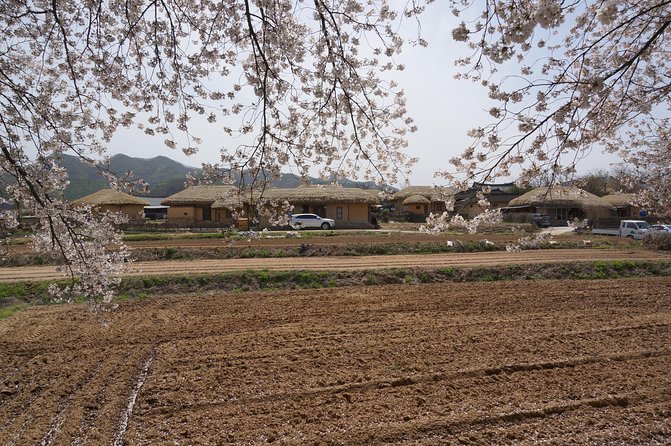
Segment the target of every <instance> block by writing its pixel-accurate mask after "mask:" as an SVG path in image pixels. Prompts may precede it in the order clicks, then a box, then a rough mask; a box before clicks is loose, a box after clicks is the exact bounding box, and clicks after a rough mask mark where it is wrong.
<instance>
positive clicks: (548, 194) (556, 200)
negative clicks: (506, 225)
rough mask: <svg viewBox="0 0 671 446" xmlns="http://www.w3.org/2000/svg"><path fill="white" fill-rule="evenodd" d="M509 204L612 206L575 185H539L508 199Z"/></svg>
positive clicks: (608, 207) (583, 207)
mask: <svg viewBox="0 0 671 446" xmlns="http://www.w3.org/2000/svg"><path fill="white" fill-rule="evenodd" d="M509 205H510V206H535V207H549V206H554V207H557V206H559V207H572V208H582V209H585V208H589V207H598V208H605V209H612V208H613V206H611V205H610V204H608V203H607V202H606V201H604V200H603V199H601V198H600V197H597V196H596V195H594V194H591V193H589V192H586V191H584V190H582V189H579V188H577V187H570V186H554V187H552V188H547V187H539V188H536V189H534V190H532V191H530V192H527V193H526V194H524V195H521V196H519V197H517V198H514V199H512V200H510V203H509Z"/></svg>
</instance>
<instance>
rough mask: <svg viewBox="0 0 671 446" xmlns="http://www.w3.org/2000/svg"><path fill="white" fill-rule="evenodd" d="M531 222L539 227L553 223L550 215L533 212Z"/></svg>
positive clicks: (545, 226)
mask: <svg viewBox="0 0 671 446" xmlns="http://www.w3.org/2000/svg"><path fill="white" fill-rule="evenodd" d="M531 223H533V224H534V226H537V227H539V228H548V227H550V224H551V223H552V220H551V219H550V216H549V215H543V214H531Z"/></svg>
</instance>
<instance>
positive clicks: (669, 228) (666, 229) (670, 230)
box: [651, 225, 671, 234]
mask: <svg viewBox="0 0 671 446" xmlns="http://www.w3.org/2000/svg"><path fill="white" fill-rule="evenodd" d="M651 231H653V232H662V233H664V234H671V225H652V229H651Z"/></svg>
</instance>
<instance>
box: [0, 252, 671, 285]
mask: <svg viewBox="0 0 671 446" xmlns="http://www.w3.org/2000/svg"><path fill="white" fill-rule="evenodd" d="M594 260H643V261H646V260H650V261H659V260H662V261H668V260H671V255H669V254H668V253H666V252H662V251H649V250H642V249H554V250H553V249H549V250H548V249H546V250H532V251H523V252H505V251H496V252H475V253H450V254H408V255H394V256H359V257H346V256H342V257H286V258H252V259H217V260H185V261H179V260H173V261H155V262H137V263H135V264H133V271H130V272H129V273H128V274H126V275H128V276H142V275H171V274H179V275H187V274H207V273H221V272H227V271H243V270H247V269H257V270H259V269H267V270H274V271H278V270H302V269H304V270H315V271H320V270H321V271H354V270H365V269H379V268H441V267H450V266H497V265H513V264H520V265H524V264H538V263H562V262H564V263H566V262H569V263H570V262H580V261H594ZM62 278H63V274H61V273H60V272H58V270H57V268H56V267H55V266H21V267H10V268H0V282H21V281H39V280H54V279H62Z"/></svg>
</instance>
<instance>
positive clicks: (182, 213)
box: [168, 206, 196, 221]
mask: <svg viewBox="0 0 671 446" xmlns="http://www.w3.org/2000/svg"><path fill="white" fill-rule="evenodd" d="M195 215H196V208H195V207H194V206H170V207H169V208H168V221H195Z"/></svg>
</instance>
